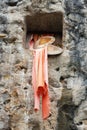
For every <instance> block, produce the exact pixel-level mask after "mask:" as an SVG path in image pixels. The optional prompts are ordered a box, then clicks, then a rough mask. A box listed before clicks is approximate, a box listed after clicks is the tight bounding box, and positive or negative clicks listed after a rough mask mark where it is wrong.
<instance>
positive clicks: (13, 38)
mask: <svg viewBox="0 0 87 130" xmlns="http://www.w3.org/2000/svg"><path fill="white" fill-rule="evenodd" d="M86 8H87V2H86V0H78V1H75V0H73V1H72V0H63V1H61V0H49V1H48V0H41V1H40V0H3V1H0V33H6V34H7V36H6V37H5V38H1V37H0V130H87V79H86V78H87V65H86V64H87V56H86V55H87V54H86V51H87V49H86V48H87V45H86V42H87V9H86ZM54 12H56V13H57V14H58V13H59V12H61V13H62V14H63V17H64V21H63V48H64V51H63V53H62V54H61V55H55V56H49V57H48V61H49V64H48V66H49V67H48V68H49V91H50V92H49V93H50V100H51V116H50V117H49V118H48V119H47V120H44V121H43V120H42V117H41V111H40V112H38V113H35V112H34V110H33V106H34V98H33V89H32V84H31V79H32V77H31V75H32V74H31V73H32V59H33V56H32V54H31V52H30V51H29V49H26V48H25V46H27V45H26V43H25V37H26V23H25V17H26V16H28V15H29V16H34V15H35V16H36V15H37V14H39V15H40V16H41V15H42V14H51V13H54ZM55 17H56V15H55ZM53 20H54V19H53ZM33 22H34V21H33Z"/></svg>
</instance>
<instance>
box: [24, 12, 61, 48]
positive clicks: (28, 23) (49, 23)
mask: <svg viewBox="0 0 87 130" xmlns="http://www.w3.org/2000/svg"><path fill="white" fill-rule="evenodd" d="M31 34H38V35H43V34H46V35H48V34H49V35H54V36H55V38H56V41H55V43H57V44H59V46H62V39H63V13H62V12H53V13H38V14H35V15H32V16H29V15H27V16H25V38H24V39H25V43H26V44H25V48H28V47H26V46H27V44H28V42H29V38H30V36H31Z"/></svg>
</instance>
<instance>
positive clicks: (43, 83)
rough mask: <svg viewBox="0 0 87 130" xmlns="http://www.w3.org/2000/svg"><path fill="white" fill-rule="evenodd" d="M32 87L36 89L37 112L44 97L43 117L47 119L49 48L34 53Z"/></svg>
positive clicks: (48, 111)
mask: <svg viewBox="0 0 87 130" xmlns="http://www.w3.org/2000/svg"><path fill="white" fill-rule="evenodd" d="M33 54H34V59H33V71H32V85H33V89H34V98H35V104H34V105H35V106H34V109H35V111H38V110H39V100H40V95H41V96H42V117H43V119H46V118H47V117H48V116H49V114H50V109H49V103H50V101H49V94H48V64H47V47H45V48H40V49H37V50H35V51H34V52H33Z"/></svg>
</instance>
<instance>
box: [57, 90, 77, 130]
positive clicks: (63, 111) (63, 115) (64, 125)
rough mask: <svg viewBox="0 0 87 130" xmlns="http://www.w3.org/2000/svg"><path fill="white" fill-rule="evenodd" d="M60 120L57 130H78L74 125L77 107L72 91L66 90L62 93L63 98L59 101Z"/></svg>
mask: <svg viewBox="0 0 87 130" xmlns="http://www.w3.org/2000/svg"><path fill="white" fill-rule="evenodd" d="M58 107H59V110H58V118H57V122H58V124H57V127H56V130H78V129H77V127H76V125H75V124H74V121H73V118H74V112H75V110H76V106H75V105H74V104H73V102H72V92H71V90H69V89H67V88H64V89H63V91H62V97H61V99H60V101H58Z"/></svg>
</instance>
